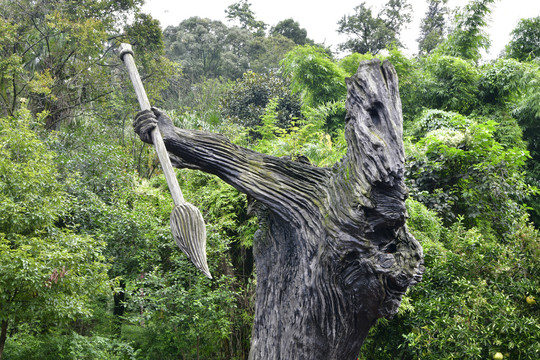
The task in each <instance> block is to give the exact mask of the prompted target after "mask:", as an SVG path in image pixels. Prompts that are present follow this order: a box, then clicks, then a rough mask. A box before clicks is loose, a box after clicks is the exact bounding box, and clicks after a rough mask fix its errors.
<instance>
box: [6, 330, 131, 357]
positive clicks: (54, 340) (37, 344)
mask: <svg viewBox="0 0 540 360" xmlns="http://www.w3.org/2000/svg"><path fill="white" fill-rule="evenodd" d="M18 330H19V331H18V332H17V334H16V335H14V336H13V338H12V339H10V341H9V342H8V344H7V345H6V350H5V354H6V358H7V359H12V360H27V359H43V360H58V359H62V360H135V359H137V352H136V351H135V350H134V349H133V347H132V346H131V345H129V344H127V343H125V342H122V341H121V340H117V339H114V338H107V337H102V336H99V335H94V336H91V337H87V336H81V335H79V334H77V333H75V332H72V333H69V334H62V333H59V332H52V333H47V334H36V333H35V332H34V331H31V329H29V328H28V327H27V326H24V327H21V328H19V329H18Z"/></svg>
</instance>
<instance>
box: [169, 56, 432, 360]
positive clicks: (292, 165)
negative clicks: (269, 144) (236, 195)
mask: <svg viewBox="0 0 540 360" xmlns="http://www.w3.org/2000/svg"><path fill="white" fill-rule="evenodd" d="M347 87H348V98H347V104H346V106H347V116H346V119H345V132H346V139H347V143H348V150H347V154H346V155H345V156H344V158H343V159H342V160H341V161H340V162H339V163H338V164H336V165H335V166H334V167H332V168H318V167H314V166H311V165H309V164H306V163H302V162H296V161H291V160H288V159H284V158H276V157H272V156H268V155H264V154H260V153H256V152H253V151H251V150H248V149H245V148H241V147H238V146H236V145H234V144H232V143H230V142H229V141H228V140H227V139H226V138H225V137H223V136H221V135H217V134H209V133H205V132H200V131H188V130H182V129H178V128H174V127H173V126H172V124H170V123H168V124H167V123H165V124H164V123H163V122H161V121H160V123H159V127H160V130H161V132H162V134H163V138H164V141H165V144H166V146H167V150H168V151H169V154H170V156H171V160H172V162H173V164H174V165H175V166H177V167H185V168H192V169H200V170H203V171H205V172H208V173H212V174H215V175H217V176H219V177H220V178H221V179H223V180H224V181H226V182H227V183H229V184H231V185H232V186H234V187H235V188H237V189H238V190H240V191H242V192H244V193H246V194H248V195H249V196H250V197H251V198H253V199H254V200H255V201H254V202H252V204H251V205H250V208H251V210H252V211H253V212H255V213H256V214H257V216H258V219H259V223H260V228H259V230H258V231H257V233H256V234H255V239H254V256H255V263H256V271H257V290H256V307H255V321H254V325H253V332H252V341H251V351H250V359H265V360H268V359H310V360H317V359H321V360H323V359H324V360H329V359H336V360H337V359H340V360H343V359H356V356H357V355H358V353H359V351H360V347H361V345H362V343H363V341H364V339H365V337H366V336H367V334H368V331H369V329H370V328H371V326H373V325H374V324H375V322H376V320H377V319H378V318H380V317H390V316H392V315H394V314H395V313H396V312H397V309H398V307H399V304H400V302H401V297H402V295H403V294H404V293H405V291H406V290H407V288H408V287H409V286H411V285H413V284H415V283H416V282H418V281H420V279H421V276H422V272H423V265H422V264H423V255H422V249H421V246H420V244H419V243H418V242H417V241H416V240H415V239H414V238H413V237H412V236H411V235H410V234H409V232H408V231H407V228H406V225H405V220H406V211H405V199H406V197H407V189H406V187H405V184H404V152H403V142H402V114H401V100H400V98H399V91H398V82H397V75H396V72H395V70H394V68H393V67H392V65H391V64H390V63H388V62H384V63H382V64H381V63H380V61H379V60H372V61H367V62H363V63H361V64H360V67H359V69H358V72H357V73H356V74H355V75H354V76H352V77H351V78H348V79H347Z"/></svg>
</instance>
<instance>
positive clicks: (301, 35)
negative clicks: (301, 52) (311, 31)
mask: <svg viewBox="0 0 540 360" xmlns="http://www.w3.org/2000/svg"><path fill="white" fill-rule="evenodd" d="M270 34H271V35H274V36H275V35H282V36H285V37H286V38H288V39H291V40H292V41H294V43H295V44H296V45H306V44H313V40H310V39H308V37H307V31H306V29H303V28H301V27H300V24H299V23H298V22H297V21H294V19H285V20H282V21H280V22H279V23H277V24H276V25H275V26H272V28H271V29H270Z"/></svg>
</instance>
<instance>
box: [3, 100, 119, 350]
mask: <svg viewBox="0 0 540 360" xmlns="http://www.w3.org/2000/svg"><path fill="white" fill-rule="evenodd" d="M40 118H41V119H43V116H41V117H40ZM32 125H34V126H35V125H37V124H36V123H35V122H34V121H33V117H32V116H31V115H30V114H29V112H28V110H26V109H24V108H23V109H22V110H21V111H20V112H19V113H17V114H16V116H15V117H13V118H2V119H0V152H1V156H0V159H1V160H0V203H1V204H2V214H1V217H0V321H1V322H2V324H3V325H6V326H9V325H10V323H11V325H16V324H18V323H21V322H30V323H36V324H38V325H37V326H36V327H40V326H44V327H46V326H47V325H49V324H51V323H55V322H64V321H68V320H74V319H76V318H77V317H84V316H88V315H90V308H89V305H88V304H89V301H90V300H91V299H92V298H93V297H94V296H95V295H96V294H98V293H101V292H104V291H105V289H106V285H107V284H108V277H107V274H106V271H107V266H106V265H105V258H104V256H103V255H102V253H103V247H104V244H103V243H102V242H101V241H97V240H95V239H93V238H91V237H89V236H84V235H78V234H76V233H74V232H72V231H70V230H69V229H58V228H56V227H55V224H56V223H57V222H58V221H59V219H60V218H61V217H62V216H63V215H64V214H65V213H66V212H67V210H68V206H69V201H68V196H67V194H66V192H65V190H64V185H63V184H62V183H61V182H60V181H59V172H58V171H57V169H56V164H55V161H54V160H55V154H54V153H52V152H51V151H50V150H48V149H47V147H46V146H45V144H44V143H43V142H42V141H41V140H40V139H39V137H38V135H37V134H36V133H35V132H34V131H33V130H32V129H31V128H30V127H31V126H32ZM6 329H7V328H3V329H2V334H1V336H0V338H2V339H4V340H5V335H6ZM3 346H4V344H3V342H2V343H1V344H0V356H1V350H2V349H3Z"/></svg>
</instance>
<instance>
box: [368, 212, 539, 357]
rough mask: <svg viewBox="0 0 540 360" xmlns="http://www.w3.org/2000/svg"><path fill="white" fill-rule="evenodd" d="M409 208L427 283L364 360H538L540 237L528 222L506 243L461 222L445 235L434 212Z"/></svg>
mask: <svg viewBox="0 0 540 360" xmlns="http://www.w3.org/2000/svg"><path fill="white" fill-rule="evenodd" d="M407 205H408V206H407V209H408V211H409V216H410V218H409V220H408V224H409V229H410V230H411V232H412V233H413V235H414V236H415V237H416V238H417V239H419V240H420V241H421V243H422V246H423V248H424V255H425V266H426V270H425V273H424V277H423V280H422V282H421V283H419V284H418V285H416V286H415V287H414V288H412V289H411V291H410V292H409V293H408V296H409V297H408V298H407V299H406V301H405V304H406V307H405V309H402V310H401V311H400V313H398V315H397V317H396V318H395V319H392V320H389V321H382V322H381V323H380V324H379V325H377V327H375V328H374V329H373V331H372V332H371V333H370V337H369V338H368V340H367V341H366V344H365V345H364V347H363V351H362V353H361V356H360V359H371V358H377V359H383V360H384V359H396V358H400V359H487V358H492V356H493V355H494V354H495V353H496V352H501V353H503V354H505V355H504V356H505V358H510V359H512V358H517V359H535V358H537V357H538V355H540V346H539V345H538V344H539V340H540V338H539V334H540V332H539V330H540V328H539V327H538V305H537V304H529V303H527V301H526V297H527V296H531V295H532V296H535V297H537V296H538V294H539V289H540V288H539V285H540V283H539V282H538V275H537V274H538V272H539V271H540V268H539V263H538V261H536V257H537V256H538V251H540V247H539V246H540V242H539V241H540V239H539V236H538V232H537V231H536V230H535V229H534V228H532V226H531V225H529V224H527V221H526V218H523V219H521V220H520V221H519V222H518V225H517V226H516V227H514V229H513V232H512V233H511V234H509V235H508V237H506V238H505V239H504V241H503V242H500V241H497V240H496V239H495V238H491V237H489V236H484V235H483V234H482V233H481V232H480V231H479V230H478V229H476V228H472V229H469V230H467V229H466V228H465V227H464V226H463V224H462V223H461V221H460V220H458V222H456V223H454V224H453V225H452V226H451V227H450V228H444V227H442V226H441V224H440V221H438V220H437V218H436V217H435V215H434V214H433V212H430V211H428V210H426V209H425V208H423V207H422V206H420V205H419V204H418V203H414V202H410V201H409V202H408V204H407ZM426 235H427V236H426Z"/></svg>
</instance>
